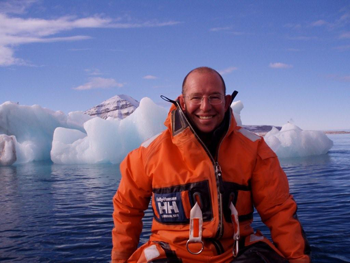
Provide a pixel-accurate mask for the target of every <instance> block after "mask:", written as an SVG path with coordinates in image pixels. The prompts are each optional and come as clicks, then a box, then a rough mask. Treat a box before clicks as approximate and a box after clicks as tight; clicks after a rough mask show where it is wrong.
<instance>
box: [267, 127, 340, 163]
mask: <svg viewBox="0 0 350 263" xmlns="http://www.w3.org/2000/svg"><path fill="white" fill-rule="evenodd" d="M264 139H265V141H266V143H267V144H268V145H269V146H270V148H271V149H272V150H273V151H274V152H275V153H276V154H277V156H278V157H280V158H290V157H306V156H311V155H321V154H326V153H327V152H328V151H329V149H330V148H332V146H333V142H332V141H331V140H330V139H329V138H328V137H327V135H326V134H324V133H323V132H321V131H304V130H302V129H301V128H299V127H298V126H296V125H294V124H292V123H287V124H285V125H283V126H282V128H281V130H280V131H278V129H276V128H273V129H272V130H271V131H270V132H268V133H267V134H266V135H265V137H264Z"/></svg>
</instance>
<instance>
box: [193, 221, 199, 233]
mask: <svg viewBox="0 0 350 263" xmlns="http://www.w3.org/2000/svg"><path fill="white" fill-rule="evenodd" d="M193 237H199V218H193Z"/></svg>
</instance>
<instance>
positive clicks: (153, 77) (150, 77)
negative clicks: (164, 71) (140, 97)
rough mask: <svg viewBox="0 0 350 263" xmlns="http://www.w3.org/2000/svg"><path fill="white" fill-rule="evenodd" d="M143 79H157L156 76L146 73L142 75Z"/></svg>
mask: <svg viewBox="0 0 350 263" xmlns="http://www.w3.org/2000/svg"><path fill="white" fill-rule="evenodd" d="M143 78H144V79H157V77H156V76H152V75H147V76H144V77H143Z"/></svg>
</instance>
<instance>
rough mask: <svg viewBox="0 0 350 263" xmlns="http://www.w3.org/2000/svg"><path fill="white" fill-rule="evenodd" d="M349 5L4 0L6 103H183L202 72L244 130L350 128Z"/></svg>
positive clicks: (2, 88)
mask: <svg viewBox="0 0 350 263" xmlns="http://www.w3.org/2000/svg"><path fill="white" fill-rule="evenodd" d="M349 61H350V2H349V1H345V0H343V1H342V0H329V1H325V0H317V1H315V0H314V1H298V0H296V1H233V0H230V1H205V0H195V1H175V0H174V1H157V0H152V1H151V0H150V1H107V0H99V1H87V0H84V1H83V0H75V1H71V0H60V1H58V0H56V1H55V0H50V1H49V0H22V1H14V0H12V1H6V0H0V104H1V103H3V102H5V101H8V100H9V101H14V102H19V103H20V104H23V105H33V104H39V105H40V106H43V107H46V108H49V109H52V110H61V111H63V112H65V113H68V112H70V111H76V110H87V109H89V108H91V107H92V106H95V105H97V104H99V103H100V102H102V101H104V100H106V99H108V98H110V97H112V96H114V95H118V94H127V95H129V96H132V97H133V98H135V99H137V100H140V99H142V98H143V97H149V98H151V99H152V100H153V101H154V102H156V103H158V104H162V105H166V104H164V102H163V101H162V100H161V99H160V98H159V96H160V95H166V96H168V97H170V98H176V97H177V96H178V95H179V94H180V92H181V84H182V80H183V78H184V76H185V75H186V74H187V72H189V71H190V70H191V69H193V68H195V67H198V66H210V67H212V68H214V69H216V70H218V71H219V72H221V73H222V75H223V77H224V79H225V81H226V86H227V91H228V92H232V91H233V90H238V91H239V94H238V96H237V100H241V101H242V102H243V104H244V109H243V110H242V112H241V117H242V121H243V124H247V125H250V124H251V125H254V124H255V125H257V124H270V125H283V124H285V123H286V122H288V121H290V120H292V121H293V122H294V123H295V124H296V125H298V126H299V127H301V128H302V129H304V130H307V129H311V130H313V129H315V130H329V129H350V62H349Z"/></svg>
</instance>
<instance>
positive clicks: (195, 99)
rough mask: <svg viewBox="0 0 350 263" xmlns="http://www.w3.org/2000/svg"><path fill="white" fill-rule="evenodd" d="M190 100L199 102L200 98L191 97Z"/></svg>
mask: <svg viewBox="0 0 350 263" xmlns="http://www.w3.org/2000/svg"><path fill="white" fill-rule="evenodd" d="M190 100H192V101H201V100H202V97H200V96H193V97H191V98H190Z"/></svg>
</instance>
